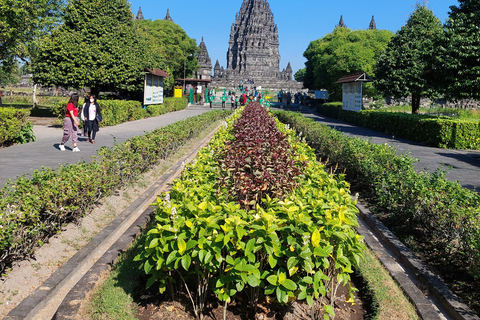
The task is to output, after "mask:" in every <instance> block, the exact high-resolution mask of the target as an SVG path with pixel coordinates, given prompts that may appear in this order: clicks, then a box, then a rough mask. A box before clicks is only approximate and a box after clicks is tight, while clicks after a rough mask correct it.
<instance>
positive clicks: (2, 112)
mask: <svg viewBox="0 0 480 320" xmlns="http://www.w3.org/2000/svg"><path fill="white" fill-rule="evenodd" d="M29 115H30V111H29V110H22V109H15V108H0V146H7V145H11V144H14V143H26V142H30V141H35V140H36V138H35V136H34V134H33V126H32V124H31V123H30V122H29V121H28V116H29Z"/></svg>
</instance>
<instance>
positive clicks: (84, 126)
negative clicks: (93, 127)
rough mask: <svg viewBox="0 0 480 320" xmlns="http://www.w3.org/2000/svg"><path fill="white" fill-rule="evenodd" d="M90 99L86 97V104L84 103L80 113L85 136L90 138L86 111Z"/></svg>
mask: <svg viewBox="0 0 480 320" xmlns="http://www.w3.org/2000/svg"><path fill="white" fill-rule="evenodd" d="M89 100H90V98H89V97H88V96H87V97H85V102H84V103H83V106H82V110H81V111H80V120H82V122H83V136H84V137H86V136H88V123H87V122H86V121H85V110H86V109H87V108H86V106H87V104H88V102H89Z"/></svg>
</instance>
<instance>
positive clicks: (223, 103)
mask: <svg viewBox="0 0 480 320" xmlns="http://www.w3.org/2000/svg"><path fill="white" fill-rule="evenodd" d="M226 100H227V97H226V96H225V95H223V96H222V109H225V101H226Z"/></svg>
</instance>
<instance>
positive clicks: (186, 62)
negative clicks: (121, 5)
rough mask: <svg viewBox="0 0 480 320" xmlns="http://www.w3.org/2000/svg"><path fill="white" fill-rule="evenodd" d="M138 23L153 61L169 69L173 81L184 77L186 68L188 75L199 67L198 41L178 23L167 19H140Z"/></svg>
mask: <svg viewBox="0 0 480 320" xmlns="http://www.w3.org/2000/svg"><path fill="white" fill-rule="evenodd" d="M136 24H137V26H138V29H139V31H140V33H141V34H142V36H143V37H144V39H145V42H146V43H148V48H147V50H148V52H149V54H148V55H149V56H150V61H151V63H153V64H156V63H160V66H158V67H157V68H160V69H162V66H163V67H164V68H166V69H168V70H169V73H170V75H171V76H172V79H171V81H173V78H176V79H181V78H183V72H184V68H185V73H186V76H187V77H188V76H191V75H192V73H193V72H194V71H196V70H197V69H198V67H199V66H198V61H197V59H196V58H195V57H196V55H197V54H198V50H199V48H198V47H197V44H196V41H195V40H194V39H192V38H190V37H189V36H188V35H187V33H186V32H185V30H183V29H182V28H181V27H180V26H179V25H178V24H176V23H174V22H172V21H166V20H155V21H152V20H138V21H136ZM166 69H164V70H165V71H167V70H166Z"/></svg>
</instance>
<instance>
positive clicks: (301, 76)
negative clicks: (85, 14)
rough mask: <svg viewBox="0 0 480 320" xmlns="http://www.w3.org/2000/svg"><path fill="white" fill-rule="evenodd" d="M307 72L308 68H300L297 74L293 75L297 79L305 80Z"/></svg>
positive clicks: (299, 80)
mask: <svg viewBox="0 0 480 320" xmlns="http://www.w3.org/2000/svg"><path fill="white" fill-rule="evenodd" d="M306 72H307V68H306V67H305V68H303V69H299V70H298V71H297V72H295V75H294V76H293V77H294V78H295V81H298V82H303V80H304V79H305V73H306Z"/></svg>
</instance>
